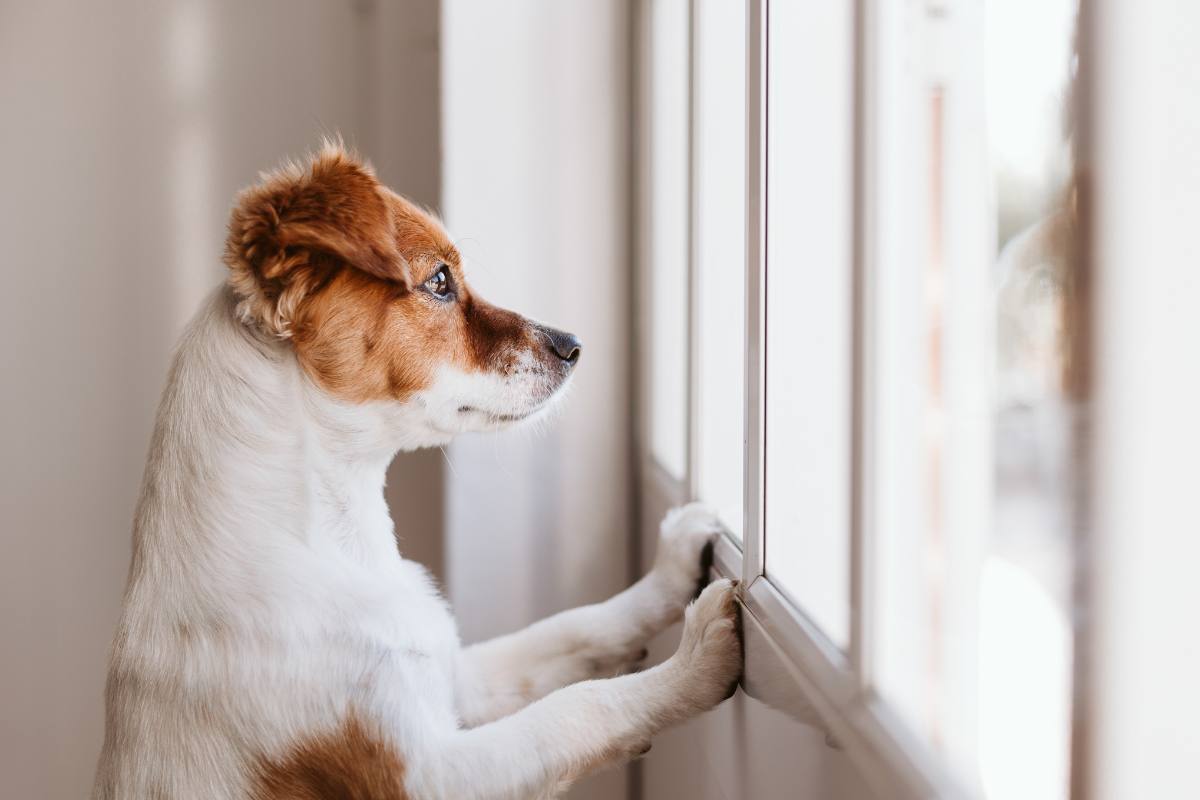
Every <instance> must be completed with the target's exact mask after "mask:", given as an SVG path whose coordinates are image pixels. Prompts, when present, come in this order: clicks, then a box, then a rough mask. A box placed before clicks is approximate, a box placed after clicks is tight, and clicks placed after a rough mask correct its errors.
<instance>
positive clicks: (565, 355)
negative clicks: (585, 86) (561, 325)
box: [542, 328, 583, 366]
mask: <svg viewBox="0 0 1200 800" xmlns="http://www.w3.org/2000/svg"><path fill="white" fill-rule="evenodd" d="M542 331H543V332H544V333H545V334H546V340H547V341H548V342H549V344H550V349H551V350H553V351H554V354H555V355H556V356H558V357H559V358H561V359H562V360H563V361H565V362H567V363H568V364H570V365H571V366H575V362H577V361H578V360H579V353H580V352H581V351H582V350H583V343H582V342H580V341H579V337H578V336H576V335H575V334H573V333H567V332H566V331H557V330H555V329H554V328H543V329H542Z"/></svg>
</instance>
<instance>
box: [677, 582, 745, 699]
mask: <svg viewBox="0 0 1200 800" xmlns="http://www.w3.org/2000/svg"><path fill="white" fill-rule="evenodd" d="M671 662H672V665H673V667H674V668H675V669H677V670H678V671H679V675H680V680H681V685H682V692H683V699H684V700H685V702H688V703H691V704H693V705H694V707H695V708H696V709H697V710H698V711H703V710H707V709H709V708H712V707H713V706H715V705H716V704H717V703H720V702H721V701H722V700H724V699H726V698H728V697H730V696H731V695H732V694H733V692H734V690H735V689H736V688H737V682H738V678H739V677H740V676H741V674H742V637H741V631H740V626H739V624H738V601H737V584H736V583H735V582H733V581H730V580H728V579H725V578H723V579H721V580H718V581H713V582H712V583H711V584H709V585H708V587H707V588H705V590H704V591H703V592H702V593H701V594H700V597H699V598H697V599H696V602H694V603H692V604H691V605H690V606H688V607H687V611H686V612H685V614H684V623H683V638H682V639H681V640H680V642H679V649H678V650H676V651H675V655H674V656H672V658H671Z"/></svg>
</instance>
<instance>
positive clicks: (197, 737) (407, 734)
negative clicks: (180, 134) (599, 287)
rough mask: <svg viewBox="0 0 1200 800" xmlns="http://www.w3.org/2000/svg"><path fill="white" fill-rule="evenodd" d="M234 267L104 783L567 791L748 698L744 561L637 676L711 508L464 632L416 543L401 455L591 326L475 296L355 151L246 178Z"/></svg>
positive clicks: (191, 356)
mask: <svg viewBox="0 0 1200 800" xmlns="http://www.w3.org/2000/svg"><path fill="white" fill-rule="evenodd" d="M225 261H226V264H227V265H228V267H229V269H230V280H229V283H228V285H227V286H225V287H222V288H221V289H219V290H217V291H216V292H215V293H214V294H213V295H212V296H211V297H210V299H209V300H208V301H207V302H206V304H205V305H204V307H203V308H202V309H201V310H200V312H199V314H198V315H197V317H196V319H195V320H194V321H193V322H192V324H191V326H190V327H189V329H188V331H187V333H186V334H185V336H184V337H183V340H182V342H181V344H180V347H179V350H178V352H177V354H176V357H175V360H174V363H173V365H172V368H171V371H170V376H169V380H168V385H167V388H166V391H165V393H164V395H163V399H162V404H161V407H160V410H159V415H158V422H157V427H156V429H155V433H154V438H153V442H152V444H151V450H150V455H149V459H148V463H147V466H146V475H145V480H144V484H143V488H142V493H141V498H140V500H139V503H138V510H137V516H136V519H135V523H134V556H133V564H132V567H131V572H130V578H129V585H128V588H127V590H126V595H125V603H124V611H123V614H122V618H121V622H120V626H119V629H118V632H117V636H116V641H115V644H114V651H113V657H112V664H111V670H110V674H109V682H108V692H107V703H108V722H107V732H106V737H105V742H104V749H103V753H102V754H101V758H100V766H99V772H98V774H97V778H96V785H95V790H94V794H93V797H94V798H97V799H98V800H114V799H115V798H139V799H140V798H188V799H191V798H195V799H196V800H200V799H201V798H203V800H223V799H225V798H247V797H249V798H257V799H258V800H268V799H271V798H292V799H293V800H315V799H316V798H322V799H323V798H347V799H348V800H350V799H353V800H395V799H396V798H413V799H414V800H416V799H417V798H429V799H430V800H432V799H433V798H456V799H458V798H528V797H551V796H554V795H555V794H557V793H559V792H561V791H562V790H563V788H565V787H566V786H567V785H569V784H570V782H571V781H572V780H574V779H576V778H578V777H579V776H581V775H584V774H586V773H588V772H589V771H592V770H594V769H596V768H598V767H600V766H602V765H604V764H609V763H613V762H617V761H620V760H622V759H626V758H629V757H631V756H634V755H636V754H638V753H639V752H641V751H643V750H644V749H645V748H646V747H647V746H648V744H649V741H650V738H651V737H652V736H653V735H654V734H655V733H656V732H657V731H659V730H661V729H662V728H664V727H665V726H668V725H671V724H673V723H676V722H679V721H681V720H683V719H686V718H687V717H690V716H692V715H694V714H697V713H699V712H702V711H704V710H706V709H708V708H711V707H712V706H713V705H715V704H717V703H719V702H720V701H721V700H722V698H724V697H726V696H727V694H728V692H729V691H730V688H731V686H732V685H733V684H734V682H735V681H736V679H737V677H738V674H739V671H740V664H741V648H740V644H739V641H738V637H737V633H736V630H735V619H736V603H735V596H734V593H735V588H734V587H733V586H732V585H731V584H730V583H729V582H728V581H720V582H717V583H714V584H713V585H710V586H709V587H708V588H707V589H705V591H704V592H703V593H702V594H701V596H700V598H699V599H698V600H697V601H696V602H695V603H694V604H692V605H691V606H690V607H689V608H688V609H687V615H686V622H685V625H684V633H683V640H682V643H681V644H680V646H679V649H678V651H677V652H676V653H675V655H674V656H672V657H671V658H670V659H668V660H667V661H666V662H664V663H662V664H659V665H657V666H654V667H652V668H650V669H647V670H645V671H642V672H637V673H633V674H624V673H627V672H628V669H629V667H630V666H631V665H632V664H633V663H634V662H636V661H637V660H638V659H639V658H640V657H641V656H642V654H643V653H644V650H643V647H644V645H645V643H646V642H647V640H648V639H649V638H650V637H652V636H653V635H654V634H656V633H657V632H659V631H660V630H662V629H663V628H664V627H666V626H667V625H669V624H671V623H672V622H674V621H675V620H677V619H679V618H680V616H681V615H683V612H684V606H685V605H686V604H687V602H688V601H689V599H691V597H692V594H693V590H694V587H695V586H696V584H697V580H698V579H699V578H700V566H699V563H700V552H701V550H702V548H703V547H704V545H705V544H706V543H707V542H709V541H710V540H711V538H712V537H713V535H714V534H715V531H716V521H715V519H714V517H713V516H712V514H711V513H709V512H708V511H706V510H705V509H703V508H701V507H698V506H688V507H685V508H684V509H679V510H677V511H675V512H672V513H671V514H670V515H668V517H667V518H666V520H664V522H663V527H662V537H661V540H660V542H659V547H658V555H657V558H656V561H655V564H654V568H653V569H652V570H651V571H650V573H649V574H648V575H646V576H645V577H644V578H643V579H642V580H640V581H639V582H638V583H636V584H635V585H634V586H632V587H630V588H629V589H627V590H626V591H624V592H622V593H620V594H618V595H616V596H615V597H613V598H611V599H609V600H607V601H606V602H603V603H599V604H597V605H593V606H587V607H584V608H578V609H574V610H571V611H566V612H564V613H561V614H559V615H557V616H554V617H551V618H549V619H546V620H544V621H542V622H539V623H537V624H535V625H533V626H532V627H530V628H528V629H526V630H524V631H520V632H518V633H514V634H511V635H509V636H505V637H502V638H499V639H496V640H492V641H488V642H484V643H482V644H477V645H473V646H470V647H463V646H462V645H461V644H460V642H459V638H458V634H457V631H456V628H455V624H454V620H453V618H452V617H451V615H450V613H449V611H448V609H447V607H446V604H445V602H444V601H443V600H442V598H441V597H440V596H439V594H438V592H437V590H436V588H435V587H434V586H433V584H432V583H431V581H430V579H429V576H428V575H427V573H426V571H425V570H424V569H423V568H422V567H421V566H420V565H418V564H415V563H413V562H411V561H406V560H404V559H403V558H402V557H401V555H400V554H399V552H398V551H397V548H396V539H395V536H394V530H393V522H392V519H391V518H390V516H389V514H388V509H387V507H386V506H385V504H384V500H383V493H382V486H383V480H384V471H385V469H386V467H387V465H388V463H389V462H390V461H391V459H392V457H393V456H394V454H395V453H396V452H397V451H398V450H402V449H411V448H417V447H426V446H433V445H440V444H443V443H445V442H447V441H449V440H450V439H451V438H452V437H453V436H454V435H455V434H457V433H460V432H463V431H478V430H496V429H500V428H503V427H505V426H508V425H511V424H513V423H515V422H517V421H519V420H524V419H529V418H531V417H534V416H536V415H538V414H540V413H542V412H544V410H545V409H546V408H547V407H548V406H549V405H550V404H552V403H553V402H554V400H555V399H556V397H557V396H558V395H559V393H560V390H561V389H562V387H563V386H564V385H565V384H566V383H567V382H568V380H569V378H570V375H571V372H572V370H573V368H574V366H575V363H576V361H577V360H578V358H579V352H580V345H579V342H578V341H577V340H576V339H575V337H573V336H571V335H570V334H566V333H562V332H560V331H556V330H553V329H551V328H548V327H546V326H543V325H539V324H536V323H533V322H530V321H529V320H526V319H524V318H522V317H521V316H519V315H517V314H514V313H512V312H511V311H505V310H502V309H499V308H496V307H494V306H491V305H489V304H488V303H486V302H485V301H484V300H483V299H482V298H480V297H478V296H477V295H475V294H474V293H473V292H472V291H471V289H470V287H469V286H468V284H467V281H466V278H465V276H464V274H463V265H462V262H461V259H460V257H459V254H458V252H457V251H456V250H455V248H454V245H453V244H452V243H451V241H450V239H449V238H448V237H447V235H446V233H445V232H444V231H443V229H442V227H441V226H440V225H439V223H438V222H437V220H435V219H434V218H433V217H432V216H430V215H429V214H428V213H426V212H424V211H422V210H421V209H419V208H417V207H416V206H414V205H413V204H412V203H410V202H408V201H406V200H405V199H403V198H401V197H399V196H398V195H396V194H394V193H392V192H391V191H389V190H388V189H386V188H384V187H383V186H381V185H380V184H379V183H378V182H377V181H376V179H375V177H374V175H373V174H372V172H371V170H370V168H369V167H367V166H366V165H364V164H363V163H361V162H360V161H358V160H357V159H356V158H355V157H353V156H352V155H350V154H348V153H346V152H345V151H344V150H343V149H342V148H341V147H340V146H338V145H326V146H325V147H324V149H322V150H321V152H320V153H318V154H317V155H316V156H315V157H313V158H312V159H311V163H309V164H306V165H304V166H297V165H291V164H289V165H288V166H286V167H284V168H283V169H281V170H279V171H277V172H275V173H273V174H270V175H265V176H264V177H263V179H262V181H261V182H260V183H259V184H258V185H257V186H254V187H252V188H250V189H248V190H246V191H245V192H243V193H242V194H241V195H240V196H239V198H238V200H237V203H236V207H235V209H234V211H233V215H232V219H231V222H230V232H229V241H228V245H227V249H226V257H225ZM398 521H399V522H400V524H401V525H403V520H402V519H401V520H398ZM614 676H615V677H614Z"/></svg>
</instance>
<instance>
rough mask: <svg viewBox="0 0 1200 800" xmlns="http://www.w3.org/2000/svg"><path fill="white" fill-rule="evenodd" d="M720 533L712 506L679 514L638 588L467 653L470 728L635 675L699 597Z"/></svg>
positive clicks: (461, 685) (460, 683)
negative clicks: (581, 685) (567, 692)
mask: <svg viewBox="0 0 1200 800" xmlns="http://www.w3.org/2000/svg"><path fill="white" fill-rule="evenodd" d="M718 529H719V528H718V522H717V518H716V516H715V514H714V513H713V512H712V511H711V510H709V509H708V508H706V507H705V506H703V505H700V504H698V503H693V504H691V505H688V506H683V507H682V508H677V509H675V510H673V511H671V512H670V513H669V514H667V516H666V517H665V518H664V519H663V522H662V526H661V532H660V536H659V542H658V552H657V554H656V556H655V560H654V568H653V569H651V570H650V572H649V573H648V574H647V575H646V576H645V577H643V578H642V579H641V580H640V581H638V582H637V583H635V584H634V585H633V586H631V587H629V588H628V589H626V590H625V591H623V592H621V593H620V594H618V595H616V596H614V597H612V598H610V599H609V600H607V601H605V602H603V603H597V604H595V605H590V606H582V607H580V608H575V609H571V610H570V611H564V612H562V613H560V614H556V615H555V616H552V617H549V618H547V619H544V620H542V621H541V622H537V623H535V624H533V625H531V626H530V627H528V628H526V629H524V630H522V631H519V632H517V633H513V634H510V635H508V636H502V637H500V638H498V639H492V640H490V641H487V642H483V643H481V644H477V645H473V646H471V647H468V648H466V649H465V650H463V651H462V653H461V654H460V659H459V664H458V674H457V693H458V711H459V715H460V717H461V718H462V720H463V722H464V723H465V724H467V725H468V726H473V725H479V724H481V723H484V722H489V721H491V720H494V719H498V718H500V717H502V716H505V715H507V714H511V713H512V712H514V711H516V710H517V709H519V708H522V707H524V706H526V705H528V704H529V703H531V702H532V701H534V700H537V699H538V698H540V697H544V696H546V695H547V694H549V693H550V692H552V691H554V690H555V689H559V688H561V687H563V686H567V685H570V684H572V683H575V682H577V681H581V680H586V679H589V678H599V677H611V676H614V675H619V674H621V673H623V672H626V671H628V670H629V669H630V668H631V667H632V666H633V665H635V664H636V663H637V662H639V661H640V660H642V659H643V658H645V655H646V650H645V647H646V643H647V642H648V641H649V640H650V639H651V638H653V637H654V636H655V635H656V634H658V633H659V632H660V631H662V630H663V629H664V628H666V627H667V626H668V625H670V624H672V623H673V622H675V621H677V620H678V619H679V617H680V616H681V615H682V613H683V608H684V606H685V605H687V603H688V601H689V600H691V599H692V597H694V596H695V594H696V592H697V590H698V588H699V581H700V579H701V577H702V574H701V573H702V567H701V563H700V562H701V553H702V551H703V550H704V547H705V545H706V544H708V543H709V542H711V541H712V540H713V538H714V537H715V536H716V533H717V530H718Z"/></svg>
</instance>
